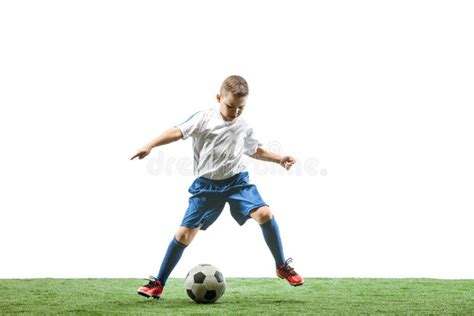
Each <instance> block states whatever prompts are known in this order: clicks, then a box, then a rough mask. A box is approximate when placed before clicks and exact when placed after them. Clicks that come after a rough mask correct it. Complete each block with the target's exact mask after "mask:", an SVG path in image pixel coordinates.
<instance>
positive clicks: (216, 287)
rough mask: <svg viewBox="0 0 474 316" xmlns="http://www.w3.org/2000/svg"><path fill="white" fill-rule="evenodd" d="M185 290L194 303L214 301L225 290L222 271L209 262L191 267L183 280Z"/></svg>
mask: <svg viewBox="0 0 474 316" xmlns="http://www.w3.org/2000/svg"><path fill="white" fill-rule="evenodd" d="M184 286H185V287H186V292H187V293H188V295H189V297H190V298H191V299H192V300H193V301H195V302H196V303H200V304H201V303H204V304H209V303H214V302H215V301H217V300H218V299H219V297H221V296H222V294H224V291H225V286H226V285H225V279H224V276H223V275H222V273H221V272H220V271H219V269H217V268H216V267H214V266H211V265H210V264H199V265H197V266H195V267H194V268H192V269H191V270H190V271H189V272H188V275H187V276H186V280H185V281H184Z"/></svg>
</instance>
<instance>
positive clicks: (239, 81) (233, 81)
mask: <svg viewBox="0 0 474 316" xmlns="http://www.w3.org/2000/svg"><path fill="white" fill-rule="evenodd" d="M227 93H231V94H232V95H233V96H236V97H246V96H247V95H248V94H249V86H248V84H247V81H246V80H245V79H244V78H242V77H241V76H236V75H233V76H229V77H227V78H225V80H224V82H223V83H222V86H221V91H220V94H221V95H222V96H225V95H226V94H227Z"/></svg>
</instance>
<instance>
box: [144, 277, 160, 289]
mask: <svg viewBox="0 0 474 316" xmlns="http://www.w3.org/2000/svg"><path fill="white" fill-rule="evenodd" d="M145 280H147V281H148V284H147V285H146V286H147V287H158V284H157V282H156V281H157V280H158V279H157V278H155V277H154V276H152V275H150V277H149V278H148V279H145Z"/></svg>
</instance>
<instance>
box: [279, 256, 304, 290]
mask: <svg viewBox="0 0 474 316" xmlns="http://www.w3.org/2000/svg"><path fill="white" fill-rule="evenodd" d="M292 261H293V259H291V258H289V259H288V260H286V261H285V263H283V264H282V265H280V266H279V267H278V269H277V270H276V273H277V276H278V277H279V278H280V279H286V280H287V281H288V283H290V285H293V286H299V285H303V283H304V280H303V277H302V276H301V275H299V274H298V273H296V271H295V269H293V268H292V267H290V265H289V263H291V262H292Z"/></svg>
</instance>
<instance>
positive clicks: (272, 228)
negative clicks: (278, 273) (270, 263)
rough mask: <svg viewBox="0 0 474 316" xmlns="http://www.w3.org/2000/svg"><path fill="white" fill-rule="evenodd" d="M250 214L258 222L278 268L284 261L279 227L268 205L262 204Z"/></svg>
mask: <svg viewBox="0 0 474 316" xmlns="http://www.w3.org/2000/svg"><path fill="white" fill-rule="evenodd" d="M250 216H251V217H252V218H253V219H255V221H257V223H259V224H260V227H261V228H262V232H263V238H265V242H266V243H267V246H268V248H269V249H270V251H271V253H272V255H273V258H274V259H275V265H276V267H277V268H278V267H279V266H281V265H282V264H284V263H285V256H284V254H283V245H282V243H281V237H280V229H279V228H278V224H277V222H276V220H275V218H274V217H273V215H272V212H271V211H270V208H269V207H268V206H262V207H259V208H257V209H256V210H254V211H252V212H251V213H250Z"/></svg>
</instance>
